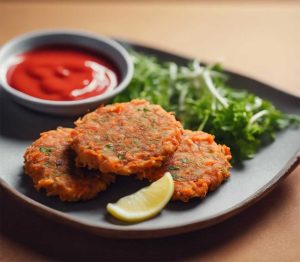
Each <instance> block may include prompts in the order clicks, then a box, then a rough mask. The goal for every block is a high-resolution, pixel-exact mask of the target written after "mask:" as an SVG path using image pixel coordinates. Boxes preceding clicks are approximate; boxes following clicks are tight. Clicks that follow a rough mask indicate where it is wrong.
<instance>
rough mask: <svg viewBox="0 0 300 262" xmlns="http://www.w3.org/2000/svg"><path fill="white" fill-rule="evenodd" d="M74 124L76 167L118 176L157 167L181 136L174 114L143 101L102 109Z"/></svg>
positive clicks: (118, 104)
mask: <svg viewBox="0 0 300 262" xmlns="http://www.w3.org/2000/svg"><path fill="white" fill-rule="evenodd" d="M75 124H76V126H77V127H76V128H75V129H74V131H73V132H72V137H73V139H74V141H73V144H72V148H73V149H74V150H75V151H76V153H77V159H76V164H77V165H78V166H87V167H88V168H90V169H99V170H100V171H101V172H104V173H109V172H112V173H116V174H120V175H130V174H133V173H137V172H141V171H143V170H144V169H145V168H150V167H158V166H160V165H161V164H162V162H163V161H164V160H165V159H166V158H167V157H168V156H169V155H171V154H172V153H173V152H174V151H175V150H176V149H177V147H178V145H179V141H180V138H181V134H182V126H181V124H180V122H178V121H176V119H175V117H174V115H173V114H171V113H168V112H166V111H165V110H163V109H162V108H161V106H159V105H152V104H150V103H149V102H148V101H145V100H132V101H131V102H128V103H116V104H113V105H108V106H104V107H103V106H102V107H100V108H98V109H97V110H96V111H94V112H92V113H89V114H87V115H85V116H84V117H83V118H82V119H79V120H78V121H77V122H76V123H75Z"/></svg>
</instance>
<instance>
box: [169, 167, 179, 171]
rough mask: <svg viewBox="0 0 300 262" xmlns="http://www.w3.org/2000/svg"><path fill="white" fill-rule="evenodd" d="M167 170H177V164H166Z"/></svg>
mask: <svg viewBox="0 0 300 262" xmlns="http://www.w3.org/2000/svg"><path fill="white" fill-rule="evenodd" d="M168 170H169V171H171V170H179V167H177V166H168Z"/></svg>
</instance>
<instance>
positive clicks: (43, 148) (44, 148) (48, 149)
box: [40, 146, 52, 156]
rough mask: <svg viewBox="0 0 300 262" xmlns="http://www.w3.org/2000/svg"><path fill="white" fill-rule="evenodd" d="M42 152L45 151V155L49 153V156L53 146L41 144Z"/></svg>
mask: <svg viewBox="0 0 300 262" xmlns="http://www.w3.org/2000/svg"><path fill="white" fill-rule="evenodd" d="M40 152H41V153H43V154H45V155H47V156H49V155H50V153H51V152H52V148H50V147H45V146H41V147H40Z"/></svg>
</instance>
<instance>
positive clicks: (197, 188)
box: [138, 130, 231, 202]
mask: <svg viewBox="0 0 300 262" xmlns="http://www.w3.org/2000/svg"><path fill="white" fill-rule="evenodd" d="M230 159H231V154H230V149H229V148H228V147H227V146H225V145H218V144H216V143H215V142H214V136H212V135H210V134H207V133H205V132H201V131H196V132H193V131H190V130H185V131H184V133H183V137H182V140H181V143H180V145H179V147H178V149H177V150H176V152H175V153H174V154H173V155H172V156H171V157H170V158H169V159H168V160H167V161H166V162H165V163H164V164H163V165H162V166H161V167H160V168H157V169H150V170H146V171H144V172H142V173H140V174H139V175H138V177H139V178H141V179H143V178H146V179H148V180H150V181H154V180H157V179H159V178H160V177H161V176H163V174H164V173H165V172H170V173H171V174H172V176H173V179H174V185H175V188H174V195H173V199H174V200H177V199H178V200H181V201H183V202H187V201H189V199H191V198H194V197H199V198H204V197H205V195H206V194H207V192H208V191H209V190H215V189H216V188H217V187H218V186H219V185H220V184H221V183H222V181H223V180H225V179H227V178H228V177H229V176H230V173H229V168H230V167H231V165H230V163H229V160H230Z"/></svg>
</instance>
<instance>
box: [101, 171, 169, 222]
mask: <svg viewBox="0 0 300 262" xmlns="http://www.w3.org/2000/svg"><path fill="white" fill-rule="evenodd" d="M173 192H174V182H173V178H172V176H171V174H170V173H165V174H164V176H163V177H162V178H160V179H159V180H157V181H155V182H153V183H152V184H151V185H150V186H147V187H145V188H142V189H141V190H139V191H137V192H135V193H133V194H131V195H129V196H125V197H122V198H120V199H119V200H118V201H117V202H116V203H113V204H112V203H109V204H108V205H107V206H106V209H107V211H108V212H109V213H110V214H111V215H112V216H114V217H115V218H117V219H119V220H122V221H125V222H139V221H143V220H146V219H148V218H151V217H153V216H155V215H156V214H158V213H159V212H160V211H161V210H162V209H163V208H164V207H165V205H166V204H167V203H168V202H169V200H170V199H171V197H172V195H173Z"/></svg>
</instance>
